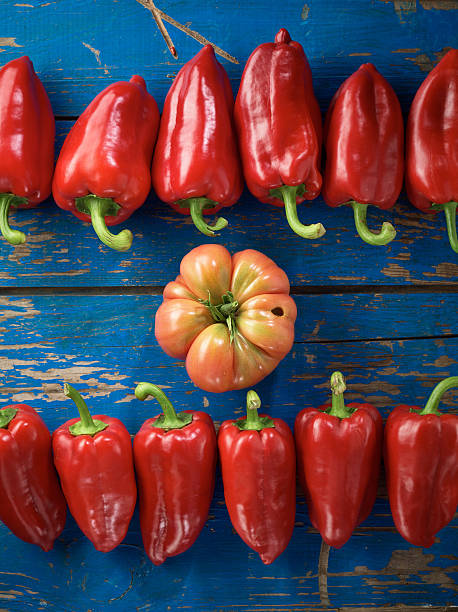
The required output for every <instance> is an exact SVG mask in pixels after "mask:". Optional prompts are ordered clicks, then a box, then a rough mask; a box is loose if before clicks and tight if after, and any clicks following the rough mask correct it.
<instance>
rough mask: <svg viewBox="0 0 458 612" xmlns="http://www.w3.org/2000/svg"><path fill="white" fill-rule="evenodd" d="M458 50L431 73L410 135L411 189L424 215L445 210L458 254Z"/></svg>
mask: <svg viewBox="0 0 458 612" xmlns="http://www.w3.org/2000/svg"><path fill="white" fill-rule="evenodd" d="M457 89H458V49H451V50H450V51H449V52H448V53H447V54H446V55H445V56H444V57H443V58H442V60H441V61H440V62H439V63H438V64H437V66H435V67H434V68H433V69H432V70H431V72H430V73H429V74H428V76H427V77H426V79H425V80H424V81H423V83H422V84H421V86H420V88H419V90H418V91H417V93H416V95H415V98H414V100H413V102H412V106H411V107H410V112H409V118H408V120H407V134H406V149H407V150H406V189H407V196H408V198H409V200H410V201H411V202H412V204H413V205H414V206H415V207H416V208H418V209H419V210H421V211H423V212H428V213H434V212H437V211H439V210H443V211H444V213H445V220H446V222H447V232H448V238H449V240H450V245H451V247H452V249H453V250H454V251H455V253H458V237H457V233H456V207H457V205H458V95H457V93H456V92H457Z"/></svg>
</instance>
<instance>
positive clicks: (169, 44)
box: [142, 0, 178, 59]
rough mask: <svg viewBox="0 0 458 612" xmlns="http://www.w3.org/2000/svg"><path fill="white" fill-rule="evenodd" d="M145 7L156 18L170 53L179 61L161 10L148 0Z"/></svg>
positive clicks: (151, 0)
mask: <svg viewBox="0 0 458 612" xmlns="http://www.w3.org/2000/svg"><path fill="white" fill-rule="evenodd" d="M142 4H143V3H142ZM144 6H145V7H146V8H148V9H149V10H150V11H151V13H152V15H153V17H154V21H155V22H156V25H157V27H158V28H159V32H160V33H161V34H162V37H163V38H164V40H165V42H166V44H167V47H168V48H169V51H170V53H171V54H172V55H173V57H174V58H175V59H178V53H177V50H176V48H175V45H174V44H173V42H172V39H171V38H170V34H169V33H168V32H167V29H166V27H165V25H164V22H163V21H162V17H161V13H160V11H159V9H158V8H156V5H155V4H154V2H153V0H146V2H145V4H144Z"/></svg>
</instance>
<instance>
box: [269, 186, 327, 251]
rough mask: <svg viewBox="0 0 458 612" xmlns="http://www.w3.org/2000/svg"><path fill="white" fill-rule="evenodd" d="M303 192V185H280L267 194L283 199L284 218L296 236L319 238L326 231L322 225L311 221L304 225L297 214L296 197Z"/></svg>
mask: <svg viewBox="0 0 458 612" xmlns="http://www.w3.org/2000/svg"><path fill="white" fill-rule="evenodd" d="M304 193H305V185H304V184H302V185H296V186H295V187H292V186H290V185H282V186H281V187H277V188H276V189H271V190H270V192H269V194H270V195H271V196H273V197H275V198H279V199H280V200H283V202H284V204H285V212H286V219H287V220H288V223H289V226H290V228H291V229H292V230H293V232H295V233H296V234H297V235H298V236H301V237H302V238H308V239H309V240H315V238H321V236H324V234H325V233H326V230H325V228H324V226H323V225H322V224H321V223H312V224H311V225H304V224H303V223H301V222H300V221H299V218H298V216H297V204H296V197H300V196H301V195H303V194H304Z"/></svg>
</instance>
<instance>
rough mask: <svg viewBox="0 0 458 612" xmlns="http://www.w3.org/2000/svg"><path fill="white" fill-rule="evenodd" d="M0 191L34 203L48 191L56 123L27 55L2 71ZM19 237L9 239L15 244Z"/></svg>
mask: <svg viewBox="0 0 458 612" xmlns="http://www.w3.org/2000/svg"><path fill="white" fill-rule="evenodd" d="M0 118H1V120H0V194H14V195H15V196H16V198H14V199H13V200H12V203H11V204H12V206H18V207H21V208H33V207H35V206H36V205H37V204H38V203H40V202H42V201H43V200H45V199H46V198H47V197H48V196H49V195H50V193H51V179H52V174H53V167H54V135H55V122H54V115H53V112H52V108H51V103H50V101H49V98H48V96H47V94H46V91H45V88H44V87H43V84H42V83H41V81H40V79H39V78H38V76H37V75H36V73H35V71H34V68H33V64H32V62H31V61H30V60H29V58H28V57H27V56H23V57H19V58H17V59H14V60H12V61H10V62H8V63H7V64H5V65H4V66H3V68H2V69H1V70H0ZM24 240H25V236H24V235H23V234H22V240H20V241H19V242H13V244H19V243H20V242H24Z"/></svg>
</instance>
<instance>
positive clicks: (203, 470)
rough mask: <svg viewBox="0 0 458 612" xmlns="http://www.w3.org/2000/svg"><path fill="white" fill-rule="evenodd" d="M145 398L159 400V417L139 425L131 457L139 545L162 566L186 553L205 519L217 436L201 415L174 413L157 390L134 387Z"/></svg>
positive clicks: (188, 412)
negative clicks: (161, 411) (135, 483)
mask: <svg viewBox="0 0 458 612" xmlns="http://www.w3.org/2000/svg"><path fill="white" fill-rule="evenodd" d="M148 395H152V396H153V397H155V398H156V399H157V400H158V402H159V403H160V405H161V407H162V410H163V414H161V415H158V416H155V417H153V418H151V419H147V420H146V421H145V422H144V423H143V425H142V426H141V428H140V431H139V432H138V433H137V435H136V436H135V438H134V458H135V469H136V472H137V479H138V493H139V499H140V527H141V532H142V537H143V545H144V547H145V550H146V553H147V555H148V557H149V558H150V559H151V561H152V562H153V563H154V564H155V565H160V564H161V563H163V562H164V561H165V560H166V559H167V557H173V556H174V555H179V554H180V553H183V552H185V551H186V550H188V548H190V547H191V546H192V545H193V544H194V542H195V541H196V539H197V536H198V535H199V533H200V532H201V531H202V528H203V526H204V524H205V521H206V520H207V517H208V510H209V508H210V503H211V500H212V497H213V490H214V487H215V469H216V434H215V427H214V425H213V421H212V420H211V418H210V417H209V416H208V414H206V413H205V412H200V411H197V410H186V411H184V412H180V413H178V414H177V413H176V412H175V410H174V408H173V406H172V404H171V403H170V402H169V400H168V399H167V397H166V396H165V394H164V393H163V391H161V389H159V387H157V386H156V385H152V384H150V383H140V384H139V385H137V388H136V389H135V396H136V397H137V398H138V399H139V400H142V401H143V400H145V399H146V398H147V397H148Z"/></svg>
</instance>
